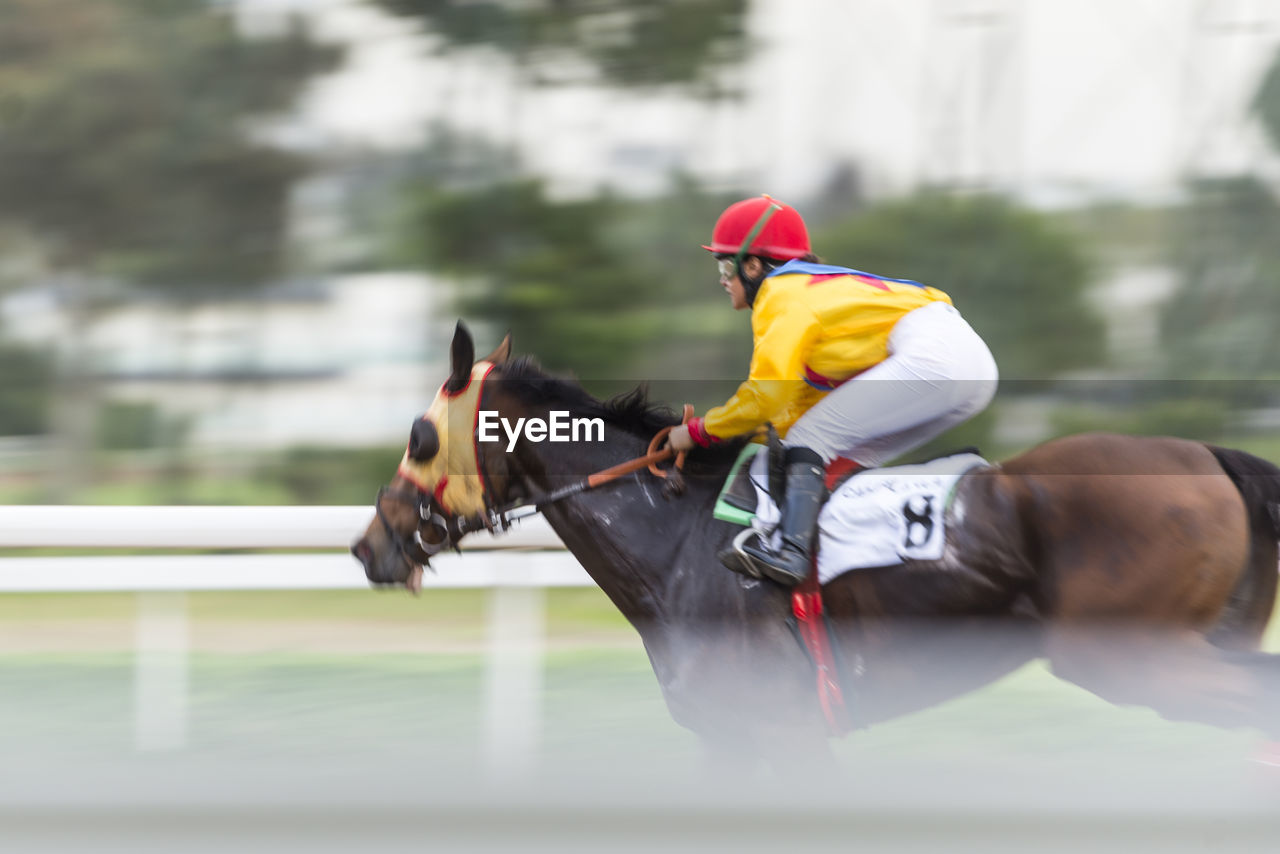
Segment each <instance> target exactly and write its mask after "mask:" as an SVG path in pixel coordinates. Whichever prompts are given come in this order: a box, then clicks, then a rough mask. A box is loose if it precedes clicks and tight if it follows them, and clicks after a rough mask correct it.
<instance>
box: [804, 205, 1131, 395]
mask: <svg viewBox="0 0 1280 854" xmlns="http://www.w3.org/2000/svg"><path fill="white" fill-rule="evenodd" d="M813 242H814V248H815V249H816V250H817V251H818V252H819V254H821V255H823V256H824V257H825V258H826V259H827V260H829V261H830V262H831V263H834V264H842V265H846V266H850V267H854V268H856V269H860V270H866V271H867V272H870V273H876V274H878V275H883V276H891V277H893V278H902V279H914V280H917V281H920V282H924V283H925V284H929V285H933V286H934V287H938V288H941V289H942V290H944V291H946V292H947V293H948V294H950V295H951V298H952V299H953V300H954V301H955V303H956V307H957V308H959V309H960V310H961V312H963V313H964V316H965V318H966V319H967V320H968V321H969V322H970V323H971V324H972V325H973V327H974V328H975V329H977V330H978V332H979V334H981V335H982V336H983V338H984V339H985V340H986V341H987V344H988V345H989V346H990V347H991V350H992V352H993V353H994V354H995V357H996V361H997V362H998V364H999V365H1000V372H1001V376H1002V378H1004V379H1018V380H1027V381H1035V382H1038V381H1044V380H1048V379H1051V378H1052V377H1054V376H1055V375H1057V374H1059V373H1061V372H1063V371H1066V370H1070V369H1074V368H1083V367H1090V366H1096V365H1099V364H1101V363H1103V362H1104V360H1105V356H1106V354H1105V335H1104V333H1105V328H1104V325H1103V322H1102V318H1101V317H1100V315H1099V314H1098V312H1097V311H1096V310H1095V309H1094V308H1092V307H1091V305H1090V304H1089V302H1088V301H1087V300H1086V294H1085V289H1086V286H1087V284H1088V280H1089V265H1088V261H1087V260H1086V257H1085V255H1084V253H1083V251H1082V250H1081V248H1080V246H1079V245H1078V243H1077V242H1076V241H1075V240H1073V239H1072V238H1070V237H1069V236H1067V235H1065V234H1063V233H1060V232H1058V231H1056V230H1054V229H1053V228H1051V227H1050V225H1049V222H1048V220H1047V219H1046V218H1044V217H1043V216H1041V215H1039V214H1036V213H1033V212H1030V211H1026V210H1022V209H1019V208H1017V207H1015V206H1014V205H1013V204H1012V203H1010V202H1008V201H1005V200H1003V199H999V198H995V197H968V196H952V195H944V194H941V193H933V192H928V193H923V194H920V195H916V196H913V197H911V198H907V199H902V200H896V201H892V202H888V203H886V204H881V205H877V206H875V207H872V208H870V209H869V210H867V211H866V212H865V213H863V214H859V215H857V216H855V217H853V218H850V219H846V220H843V221H835V222H832V223H830V224H828V225H827V226H826V227H824V228H822V229H821V230H820V231H818V232H816V233H815V234H814V238H813Z"/></svg>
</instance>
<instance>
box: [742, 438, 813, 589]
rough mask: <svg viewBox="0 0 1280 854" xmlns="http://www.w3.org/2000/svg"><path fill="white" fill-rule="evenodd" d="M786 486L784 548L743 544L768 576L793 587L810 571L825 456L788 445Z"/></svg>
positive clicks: (761, 570) (783, 505)
mask: <svg viewBox="0 0 1280 854" xmlns="http://www.w3.org/2000/svg"><path fill="white" fill-rule="evenodd" d="M786 464H787V487H786V495H785V497H784V498H783V503H782V522H781V523H780V527H781V528H782V548H781V549H779V550H778V551H776V552H775V551H773V550H772V549H769V548H764V547H762V545H759V544H755V543H751V544H746V545H744V546H743V550H744V551H746V552H747V553H748V554H749V555H750V556H751V557H752V558H753V559H754V562H755V563H756V565H757V568H758V569H759V571H760V572H761V574H763V575H764V576H765V577H766V578H769V579H772V580H773V581H776V582H778V583H779V584H783V585H786V586H788V587H794V586H795V585H797V584H799V583H800V582H802V581H804V580H805V578H807V577H808V575H809V567H810V562H811V558H812V555H813V538H814V537H815V536H816V535H817V532H818V512H819V511H820V510H821V509H822V503H823V502H824V501H825V500H826V498H827V487H826V483H825V482H824V480H825V477H826V474H825V471H824V469H823V464H822V457H820V456H819V455H818V454H817V453H815V452H814V451H812V450H810V449H809V448H787V454H786Z"/></svg>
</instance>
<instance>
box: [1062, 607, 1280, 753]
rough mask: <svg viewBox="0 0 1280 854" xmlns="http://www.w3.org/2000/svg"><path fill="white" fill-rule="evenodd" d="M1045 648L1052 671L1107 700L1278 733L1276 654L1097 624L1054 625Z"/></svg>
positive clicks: (1279, 664) (1279, 660) (1279, 670)
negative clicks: (1233, 649)
mask: <svg viewBox="0 0 1280 854" xmlns="http://www.w3.org/2000/svg"><path fill="white" fill-rule="evenodd" d="M1046 651H1047V653H1048V656H1049V662H1050V665H1051V666H1052V668H1053V672H1054V674H1055V675H1057V676H1059V677H1061V678H1063V679H1066V680H1068V681H1070V682H1073V683H1075V684H1076V685H1079V686H1080V687H1082V688H1084V689H1086V690H1088V691H1091V692H1092V693H1094V694H1097V695H1098V696H1099V697H1101V698H1103V699H1104V700H1108V701H1109V702H1112V703H1116V704H1119V705H1141V706H1148V707H1150V708H1152V709H1154V710H1155V711H1156V712H1157V713H1159V714H1160V715H1161V716H1162V717H1165V718H1168V719H1170V720H1184V721H1196V722H1199V723H1207V724H1212V725H1215V726H1221V727H1246V726H1247V727H1256V728H1258V729H1260V730H1262V731H1263V732H1265V733H1267V735H1268V736H1269V737H1271V738H1280V656H1272V655H1267V654H1265V653H1238V652H1237V653H1228V652H1224V651H1222V650H1220V649H1218V648H1216V647H1214V646H1213V645H1212V644H1210V643H1209V642H1208V641H1206V640H1205V639H1204V637H1203V636H1201V635H1199V634H1196V633H1193V632H1172V631H1170V632H1157V631H1152V630H1148V629H1124V628H1116V627H1102V626H1073V627H1056V628H1053V629H1051V630H1050V631H1049V634H1048V637H1047V648H1046Z"/></svg>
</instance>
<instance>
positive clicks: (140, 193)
mask: <svg viewBox="0 0 1280 854" xmlns="http://www.w3.org/2000/svg"><path fill="white" fill-rule="evenodd" d="M340 57H341V52H340V51H339V50H338V49H336V48H334V47H330V46H325V45H321V44H319V43H317V42H315V41H313V40H312V38H311V37H310V35H309V34H308V33H307V32H306V31H305V29H304V28H302V26H301V25H299V24H297V23H295V24H294V25H293V26H292V27H291V28H290V29H289V30H288V31H286V32H284V33H282V34H279V35H276V36H272V37H264V38H247V37H245V36H244V35H242V34H241V33H240V32H239V31H238V29H237V26H236V22H235V20H234V16H233V13H232V11H231V10H229V9H228V8H226V7H221V8H220V6H219V4H215V3H210V2H208V0H113V2H101V0H5V2H4V3H0V226H3V225H5V224H6V223H7V224H9V226H10V227H13V228H18V229H21V230H24V231H25V232H26V233H28V234H30V235H32V236H34V237H36V238H37V239H38V240H39V241H40V242H41V243H42V244H43V245H44V247H45V249H44V255H45V257H46V258H47V262H48V265H49V266H50V268H52V269H53V270H55V271H59V272H61V273H63V274H64V275H63V276H62V281H63V282H64V293H63V295H62V296H63V305H64V308H65V309H66V311H67V313H68V315H69V317H70V322H71V330H70V334H69V335H67V336H65V339H64V341H63V342H62V346H63V350H62V353H61V364H60V369H59V372H58V373H59V376H60V377H61V380H60V383H61V387H60V390H59V392H58V394H57V405H56V407H55V408H56V410H57V412H56V414H55V419H54V420H55V424H56V426H57V429H58V431H59V434H60V440H61V441H60V445H61V447H60V449H59V453H58V454H57V455H56V456H57V460H58V461H59V464H60V465H61V466H62V469H63V471H62V472H61V477H62V480H63V483H61V484H57V485H55V491H59V492H63V493H64V494H65V490H67V489H68V488H69V487H70V486H71V485H72V483H71V482H70V481H73V480H83V478H84V475H85V473H86V471H87V470H88V466H85V465H83V455H84V454H85V453H86V452H87V450H88V449H89V448H90V447H91V446H92V444H93V436H94V432H95V424H94V422H95V420H96V417H97V405H96V404H97V395H98V390H97V384H96V383H95V382H94V381H93V377H92V374H93V371H94V369H95V358H94V354H91V353H88V352H86V351H84V349H83V348H84V343H83V342H84V339H85V338H86V337H87V336H86V334H85V333H86V330H87V328H88V327H89V326H90V325H91V324H92V322H93V320H94V318H95V317H96V316H97V314H98V313H99V312H100V310H101V309H102V307H103V306H104V304H105V303H106V302H107V301H109V300H110V299H112V298H113V295H114V291H116V290H117V289H118V288H119V287H121V286H126V287H127V286H142V287H147V288H152V289H155V290H157V291H161V290H162V291H165V292H167V293H169V294H171V295H176V296H178V297H180V298H192V299H197V298H203V297H208V296H224V295H225V294H227V293H228V292H231V291H247V290H252V289H254V288H257V287H259V286H260V285H261V284H262V283H263V282H264V281H265V280H266V279H267V278H269V277H270V276H272V275H273V274H275V273H276V272H277V270H278V269H279V267H280V265H281V262H282V255H283V252H282V249H283V245H284V240H283V237H284V233H285V228H286V207H287V201H288V195H289V192H290V189H291V186H292V185H293V182H294V181H295V180H297V179H298V178H299V177H301V176H302V174H303V173H304V171H305V170H306V163H305V161H304V159H303V158H301V157H300V156H298V155H296V154H294V153H291V152H288V151H286V150H284V149H282V148H281V147H280V146H279V145H276V144H274V143H273V142H272V141H271V139H270V130H271V128H270V126H269V125H268V124H267V122H268V121H269V120H270V119H272V118H274V117H275V116H277V115H279V114H281V113H282V112H283V111H284V110H286V109H287V108H288V107H289V106H291V105H292V104H293V102H294V101H295V99H296V98H297V97H298V95H299V94H300V93H301V92H302V88H303V86H304V85H306V84H307V82H308V81H310V80H311V79H312V78H313V77H314V76H315V75H316V74H318V73H320V72H323V71H325V70H328V69H331V68H333V67H335V66H336V64H337V62H338V61H339V59H340Z"/></svg>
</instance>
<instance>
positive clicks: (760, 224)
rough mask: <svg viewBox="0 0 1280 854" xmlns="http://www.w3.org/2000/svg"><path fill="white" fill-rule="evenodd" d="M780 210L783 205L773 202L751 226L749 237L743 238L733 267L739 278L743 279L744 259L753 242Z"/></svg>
mask: <svg viewBox="0 0 1280 854" xmlns="http://www.w3.org/2000/svg"><path fill="white" fill-rule="evenodd" d="M780 210H782V205H780V204H778V203H777V202H775V201H772V200H771V201H770V202H769V206H768V207H767V208H765V209H764V210H762V211H761V212H760V216H759V217H758V218H757V219H756V224H755V225H753V226H751V230H750V231H748V232H747V236H746V237H744V238H742V245H741V246H739V247H738V251H737V252H736V253H735V254H734V256H733V267H734V269H735V270H736V271H737V272H738V277H739V278H741V277H742V259H743V258H745V257H746V255H747V250H748V249H750V248H751V241H753V240H755V239H756V238H757V237H759V236H760V232H762V231H764V227H765V225H766V224H767V223H768V222H769V220H770V219H771V218H772V217H773V215H774V214H775V213H777V212H778V211H780Z"/></svg>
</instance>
